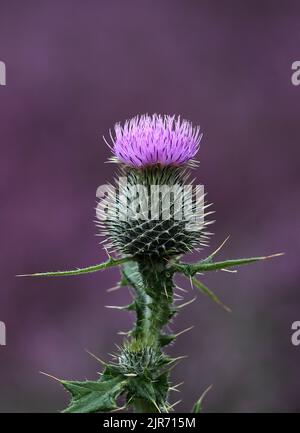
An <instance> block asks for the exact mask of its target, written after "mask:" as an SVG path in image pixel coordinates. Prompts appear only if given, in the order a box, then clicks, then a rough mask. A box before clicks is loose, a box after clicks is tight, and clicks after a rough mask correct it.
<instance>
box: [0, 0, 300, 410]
mask: <svg viewBox="0 0 300 433" xmlns="http://www.w3.org/2000/svg"><path fill="white" fill-rule="evenodd" d="M299 18H300V4H299V2H293V1H287V2H281V1H280V2H279V1H259V2H258V1H257V2H256V1H248V2H240V1H225V2H219V1H190V0H187V1H175V0H170V1H161V2H158V1H156V2H155V1H141V0H139V1H132V0H130V1H126V2H125V1H92V0H90V1H86V2H83V1H67V0H63V1H26V2H22V1H4V0H1V1H0V60H2V61H4V62H5V63H6V66H7V86H6V87H0V116H1V117H0V119H1V122H0V143H1V150H2V151H1V158H0V173H1V182H0V191H1V201H2V208H1V213H0V221H1V224H0V230H1V237H0V239H1V251H0V254H1V262H0V263H1V280H0V281H1V285H0V320H2V321H4V322H5V323H6V326H7V346H6V347H0V390H1V391H0V411H2V412H4V411H23V412H24V411H25V412H27V411H30V412H31V411H43V412H45V411H49V412H51V411H58V410H61V409H63V407H64V406H65V404H66V402H67V400H68V396H67V394H66V393H65V392H64V391H63V389H62V388H61V387H60V386H59V385H58V384H57V383H56V382H55V381H52V380H51V379H49V378H47V377H45V376H43V375H41V374H39V371H44V372H47V373H50V374H53V375H54V376H57V377H60V378H69V379H84V378H90V379H92V378H96V372H97V371H99V369H100V367H99V365H98V364H97V362H96V361H95V360H94V359H93V358H91V357H90V356H89V355H88V354H87V353H86V352H85V349H88V350H90V351H92V352H93V353H96V354H97V355H99V356H100V358H103V359H108V355H107V352H112V351H113V350H114V344H115V343H120V342H121V337H120V336H118V335H117V332H118V331H119V330H127V329H128V328H129V327H130V326H131V322H132V317H129V316H128V315H127V314H126V313H122V312H117V311H114V310H108V309H105V308H104V306H105V305H107V304H113V305H114V304H116V305H122V304H123V303H124V302H126V301H127V300H128V299H129V295H128V293H127V291H126V289H123V290H120V291H117V292H112V293H107V291H106V289H108V288H109V287H111V286H113V285H114V284H115V283H116V282H117V279H118V271H116V270H107V271H106V272H102V273H96V274H93V275H86V276H80V277H69V278H61V279H30V278H27V279H25V278H24V279H21V278H16V277H15V275H16V274H20V273H28V272H34V271H48V270H59V269H60V270H61V269H65V268H72V267H77V266H86V265H90V264H96V263H99V262H101V261H102V260H104V259H105V253H104V252H103V250H102V249H101V247H100V246H99V245H98V242H99V238H97V237H95V233H96V228H95V226H94V222H93V219H94V213H95V211H94V208H95V205H96V196H95V194H96V188H97V186H99V185H101V184H103V183H106V182H107V181H108V180H111V179H112V177H113V171H114V166H113V165H111V164H105V161H106V160H107V158H108V157H109V156H110V152H109V149H108V148H107V146H106V145H105V143H104V142H103V140H102V138H101V137H102V135H103V134H106V136H107V135H108V130H109V128H111V127H112V126H113V124H114V123H115V122H116V121H119V120H125V119H126V118H129V117H131V116H133V115H135V114H137V113H153V112H157V113H170V114H173V113H176V114H181V115H182V116H183V117H185V118H187V119H189V120H191V121H192V122H194V123H195V124H198V123H199V124H200V125H201V127H202V128H203V130H204V138H203V141H202V145H201V149H200V152H199V159H200V161H201V163H200V167H199V168H198V169H197V171H196V175H197V181H198V182H203V183H204V184H205V188H206V191H207V193H208V200H210V201H211V202H213V203H214V206H213V207H214V210H215V211H216V215H215V218H216V220H217V222H216V223H215V224H214V226H213V231H214V232H215V236H214V238H213V239H212V241H211V247H210V248H209V249H207V250H206V251H204V252H203V254H208V253H209V252H211V251H212V250H213V249H214V248H216V247H217V246H218V245H219V244H220V243H221V242H222V241H223V240H224V239H225V238H226V237H227V236H228V235H230V236H231V238H230V241H229V242H228V244H227V245H226V247H224V249H223V250H222V252H221V253H220V256H219V257H220V258H235V257H243V256H252V255H264V254H269V253H275V252H280V251H284V252H285V253H286V255H285V256H284V257H281V258H276V259H274V260H273V261H270V262H264V263H259V264H257V265H251V266H249V267H246V268H240V270H239V272H238V274H228V273H225V272H219V273H216V274H211V275H209V276H205V278H204V282H205V283H207V284H208V285H209V286H210V288H212V289H214V290H215V291H216V293H217V294H218V295H219V296H220V297H221V298H222V299H223V300H224V301H225V302H226V303H227V304H229V305H230V306H231V307H232V309H233V313H232V314H231V315H230V314H227V313H226V312H224V311H223V310H221V309H220V308H219V307H218V306H217V305H216V304H214V303H212V302H211V301H210V300H208V299H206V298H205V297H203V296H201V295H200V294H199V296H198V298H197V301H196V302H194V303H193V304H192V305H191V306H189V307H187V309H185V311H184V312H182V313H181V315H179V316H178V317H177V319H176V321H175V323H174V330H176V331H177V330H178V331H179V330H182V329H183V328H184V327H188V326H190V325H192V324H193V325H195V328H194V329H193V330H192V331H190V332H189V333H188V334H186V335H185V336H182V337H179V338H178V340H177V343H176V345H175V346H173V347H172V348H171V351H172V353H175V354H177V355H181V354H187V355H188V359H187V360H185V361H183V362H182V363H181V364H180V365H179V366H178V367H177V368H176V369H175V370H174V371H173V379H174V382H175V383H177V382H181V381H183V380H184V382H185V383H184V385H183V387H182V394H181V396H180V397H181V398H183V402H182V403H180V404H179V405H178V406H177V411H189V410H190V409H191V406H192V404H193V403H194V401H195V400H196V399H197V398H198V397H199V395H200V394H201V393H202V392H203V390H204V389H205V388H206V387H207V386H208V385H210V384H213V385H214V387H213V389H212V390H211V391H210V393H209V395H208V396H207V398H206V400H205V403H204V409H205V411H207V412H215V411H224V412H228V411H300V379H299V372H298V368H299V362H300V346H298V347H295V346H293V345H292V344H291V341H290V338H291V333H292V332H291V330H290V328H291V324H292V322H293V321H295V320H300V291H299V274H300V272H299V255H300V244H299V234H300V233H299V232H300V226H299V210H300V202H299V186H300V172H299V156H300V148H299V136H300V124H299V113H300V86H299V87H295V86H293V85H292V84H291V73H292V72H291V64H292V62H293V61H294V60H300V51H299V43H300V40H299V39H300V27H299ZM198 257H201V255H198ZM187 287H188V286H187ZM192 296H193V293H190V294H189V295H188V296H187V299H189V297H192ZM176 398H177V399H178V395H177V394H176V395H175V396H173V399H174V401H175V399H176Z"/></svg>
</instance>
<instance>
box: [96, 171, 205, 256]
mask: <svg viewBox="0 0 300 433" xmlns="http://www.w3.org/2000/svg"><path fill="white" fill-rule="evenodd" d="M120 179H122V181H121V182H120ZM116 186H117V187H118V195H117V196H115V191H116V189H115V188H113V187H112V191H113V192H114V194H113V195H111V197H109V198H108V203H109V206H108V207H107V209H106V214H105V215H104V214H103V213H102V214H101V215H98V218H99V220H101V219H102V218H101V217H103V216H104V217H105V218H104V220H102V221H100V222H99V223H98V225H99V226H100V229H101V233H102V234H103V235H105V236H106V238H107V241H108V242H107V248H108V250H116V251H118V252H122V253H123V254H128V255H132V256H143V255H146V256H156V257H160V258H162V257H166V256H171V255H177V254H183V253H185V252H188V251H192V250H194V249H195V248H197V247H199V246H201V245H206V242H207V238H208V235H209V233H208V232H207V231H206V230H205V226H206V225H207V224H209V222H207V221H204V208H205V205H204V196H203V194H202V195H200V194H199V190H198V195H197V194H196V192H195V191H196V190H195V188H194V190H193V188H192V185H188V175H187V173H186V169H184V168H179V167H175V168H174V167H159V166H152V167H147V168H144V169H143V170H140V169H134V168H130V169H128V168H126V167H124V168H123V169H121V170H120V177H119V179H118V181H117V182H116Z"/></svg>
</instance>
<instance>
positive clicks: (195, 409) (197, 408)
mask: <svg viewBox="0 0 300 433" xmlns="http://www.w3.org/2000/svg"><path fill="white" fill-rule="evenodd" d="M211 388H212V385H210V386H209V387H208V388H207V389H206V390H205V391H204V392H203V394H202V395H201V396H200V398H199V399H198V400H197V401H196V403H195V404H194V406H193V409H192V413H200V412H201V411H202V402H203V400H204V397H205V396H206V394H207V393H208V391H210V390H211Z"/></svg>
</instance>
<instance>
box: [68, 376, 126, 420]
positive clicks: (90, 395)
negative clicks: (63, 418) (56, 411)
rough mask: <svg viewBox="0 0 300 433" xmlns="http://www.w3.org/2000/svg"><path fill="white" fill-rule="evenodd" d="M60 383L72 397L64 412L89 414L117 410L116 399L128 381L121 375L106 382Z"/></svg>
mask: <svg viewBox="0 0 300 433" xmlns="http://www.w3.org/2000/svg"><path fill="white" fill-rule="evenodd" d="M60 383H61V384H62V385H63V386H64V387H65V388H66V389H67V390H68V391H69V392H70V393H71V395H72V399H71V402H70V405H69V406H68V407H67V408H66V409H65V410H64V412H71V413H74V412H75V413H89V412H108V411H111V410H114V409H117V408H118V406H117V403H116V399H117V398H118V397H119V395H120V394H121V393H122V392H123V391H124V389H125V386H126V383H127V381H126V380H124V377H123V376H121V375H120V376H117V377H114V378H111V379H106V380H104V381H84V382H79V381H68V380H61V381H60Z"/></svg>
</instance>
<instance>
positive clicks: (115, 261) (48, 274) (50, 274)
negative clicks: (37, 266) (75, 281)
mask: <svg viewBox="0 0 300 433" xmlns="http://www.w3.org/2000/svg"><path fill="white" fill-rule="evenodd" d="M129 260H132V257H123V258H121V259H113V258H112V257H110V258H109V259H108V260H107V261H106V262H103V263H100V264H99V265H93V266H88V267H87V268H81V269H72V270H70V271H57V272H39V273H36V274H23V275H17V277H64V276H69V275H80V274H89V273H91V272H97V271H101V270H102V269H107V268H111V267H112V266H118V265H121V264H123V263H126V262H128V261H129Z"/></svg>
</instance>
